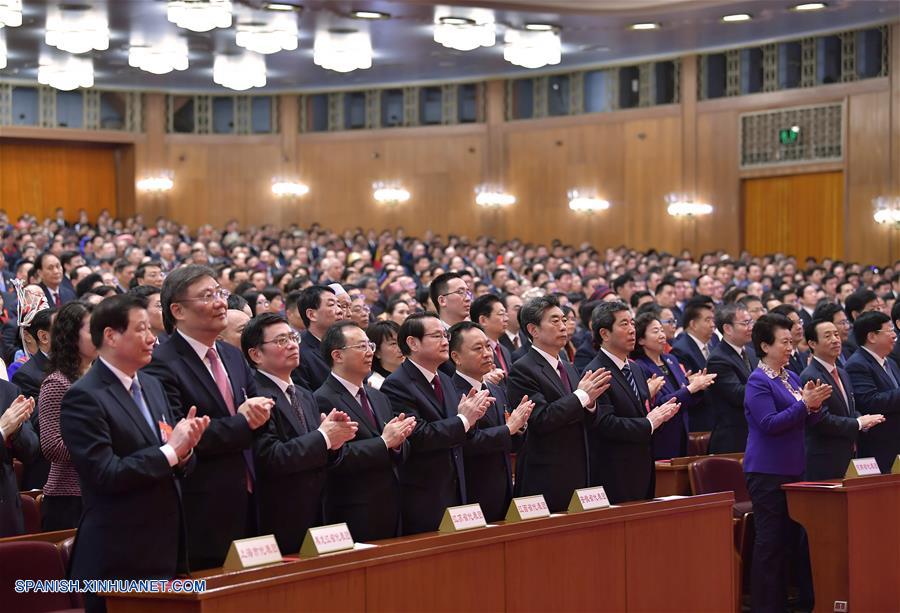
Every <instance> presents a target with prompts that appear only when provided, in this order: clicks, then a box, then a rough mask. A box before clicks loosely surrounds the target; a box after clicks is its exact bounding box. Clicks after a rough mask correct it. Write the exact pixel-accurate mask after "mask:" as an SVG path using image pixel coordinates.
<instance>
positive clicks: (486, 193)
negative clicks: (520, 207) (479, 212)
mask: <svg viewBox="0 0 900 613" xmlns="http://www.w3.org/2000/svg"><path fill="white" fill-rule="evenodd" d="M515 203H516V197H515V196H513V195H512V194H509V193H507V192H505V191H504V190H503V187H502V186H500V185H490V184H484V185H479V186H478V187H476V188H475V204H477V205H478V206H482V207H485V208H489V209H499V208H504V207H507V206H510V205H512V204H515Z"/></svg>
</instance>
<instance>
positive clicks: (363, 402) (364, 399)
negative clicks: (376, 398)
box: [356, 388, 378, 432]
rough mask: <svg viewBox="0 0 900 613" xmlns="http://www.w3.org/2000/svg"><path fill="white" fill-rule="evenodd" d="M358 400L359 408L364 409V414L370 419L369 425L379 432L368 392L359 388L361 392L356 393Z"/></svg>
mask: <svg viewBox="0 0 900 613" xmlns="http://www.w3.org/2000/svg"><path fill="white" fill-rule="evenodd" d="M356 398H357V399H358V400H359V406H361V407H362V410H363V413H365V414H366V417H368V418H369V425H371V426H372V428H374V429H375V431H376V432H377V431H378V421H377V420H376V419H375V413H373V412H372V406H371V405H370V404H369V397H368V396H367V395H366V390H364V389H363V388H359V391H358V392H356Z"/></svg>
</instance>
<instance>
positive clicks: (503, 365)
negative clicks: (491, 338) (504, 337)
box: [494, 343, 509, 374]
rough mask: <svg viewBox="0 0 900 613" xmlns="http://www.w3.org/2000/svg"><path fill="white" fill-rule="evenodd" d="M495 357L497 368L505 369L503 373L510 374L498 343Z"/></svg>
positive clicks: (495, 348)
mask: <svg viewBox="0 0 900 613" xmlns="http://www.w3.org/2000/svg"><path fill="white" fill-rule="evenodd" d="M494 357H495V358H497V366H499V367H500V368H502V369H503V372H505V373H506V374H509V369H508V368H507V367H506V361H505V360H504V359H503V352H502V351H501V350H500V343H497V346H496V347H494Z"/></svg>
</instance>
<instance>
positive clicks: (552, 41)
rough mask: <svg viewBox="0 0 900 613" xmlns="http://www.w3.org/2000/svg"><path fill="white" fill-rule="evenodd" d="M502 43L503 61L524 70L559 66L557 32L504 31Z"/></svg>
mask: <svg viewBox="0 0 900 613" xmlns="http://www.w3.org/2000/svg"><path fill="white" fill-rule="evenodd" d="M503 42H504V43H505V45H506V46H505V47H504V49H503V59H504V60H506V61H507V62H509V63H510V64H515V65H516V66H522V67H524V68H540V67H542V66H547V65H555V64H559V62H560V60H561V59H562V41H561V40H560V37H559V30H557V29H555V28H554V29H550V30H513V29H512V28H510V29H509V30H507V31H506V35H505V36H504V39H503Z"/></svg>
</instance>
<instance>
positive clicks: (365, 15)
mask: <svg viewBox="0 0 900 613" xmlns="http://www.w3.org/2000/svg"><path fill="white" fill-rule="evenodd" d="M350 15H352V16H353V17H356V18H357V19H389V18H390V15H388V14H387V13H380V12H378V11H351V12H350Z"/></svg>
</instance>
